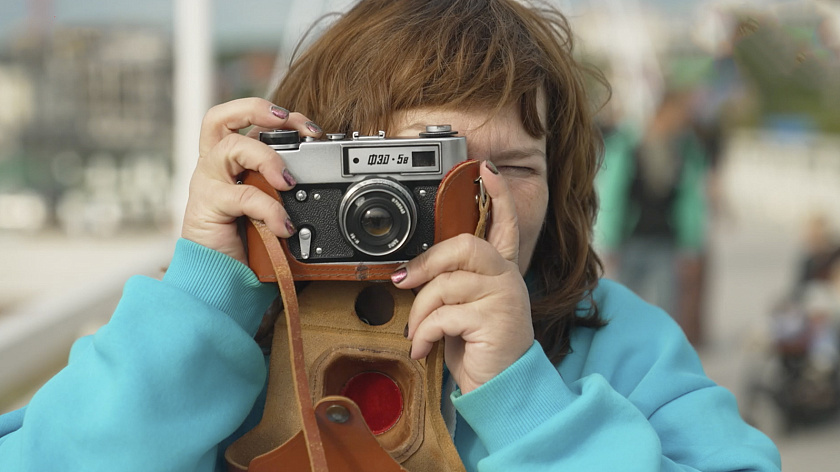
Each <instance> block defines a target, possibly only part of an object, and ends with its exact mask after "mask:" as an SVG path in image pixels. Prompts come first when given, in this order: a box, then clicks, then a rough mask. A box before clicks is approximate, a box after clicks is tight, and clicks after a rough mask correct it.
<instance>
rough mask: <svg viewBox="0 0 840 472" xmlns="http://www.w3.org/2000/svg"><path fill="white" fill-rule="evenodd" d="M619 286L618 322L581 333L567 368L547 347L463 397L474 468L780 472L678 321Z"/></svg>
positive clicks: (770, 449)
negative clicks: (553, 359)
mask: <svg viewBox="0 0 840 472" xmlns="http://www.w3.org/2000/svg"><path fill="white" fill-rule="evenodd" d="M615 288H616V290H613V291H614V292H619V293H618V294H617V296H611V300H602V301H605V303H603V304H602V305H600V306H601V309H602V313H612V314H613V315H612V316H610V319H609V324H608V325H607V326H606V327H604V328H601V329H599V330H597V331H592V330H588V331H586V332H585V333H584V334H582V335H580V336H578V337H577V338H575V339H574V340H573V349H574V350H575V352H574V353H573V354H571V355H570V357H569V358H567V359H566V360H564V361H563V363H561V365H560V366H554V365H552V363H551V362H550V361H549V360H548V358H547V357H546V356H545V354H544V353H543V351H542V349H541V348H540V346H539V345H538V344H536V343H535V344H534V345H533V346H532V348H531V349H530V350H529V351H528V352H527V353H526V354H525V355H524V356H523V357H522V358H521V359H519V361H517V362H516V363H514V364H513V365H512V366H511V367H509V368H508V369H507V370H505V371H504V372H502V373H501V374H500V375H498V376H497V377H496V378H494V379H493V380H491V381H490V382H488V383H486V384H484V385H483V386H481V387H480V388H478V389H476V390H473V391H472V392H470V393H468V394H465V395H459V393H458V391H456V392H455V393H454V394H453V402H454V404H455V407H456V409H457V410H458V413H459V414H460V415H461V417H462V418H463V420H464V422H465V423H466V424H467V425H469V428H468V429H467V431H466V432H464V431H462V428H461V426H460V424H459V426H458V429H456V444H458V445H459V451H461V450H464V451H465V453H466V456H467V457H464V459H465V463H466V464H467V470H479V471H482V472H488V471H506V472H511V471H520V470H521V471H532V470H551V471H553V470H621V471H645V472H649V471H695V470H697V471H705V472H715V471H721V472H722V471H778V470H780V458H779V453H778V450H777V449H776V447H775V445H774V444H773V443H772V442H771V441H770V440H769V438H767V437H766V436H764V435H763V434H762V433H760V432H759V431H757V430H756V429H754V428H752V427H751V426H749V425H747V424H746V423H745V422H744V421H743V420H742V419H741V417H740V415H739V413H738V409H737V405H736V402H735V398H734V396H733V395H732V394H731V393H730V392H728V391H727V390H726V389H724V388H722V387H720V386H718V385H716V384H714V382H712V381H711V380H710V379H709V378H708V377H706V375H705V374H704V373H703V370H702V367H701V365H700V361H699V359H698V358H697V356H696V353H695V352H694V350H693V348H691V346H690V345H689V344H688V342H687V341H686V340H685V337H684V336H683V335H682V333H681V332H680V331H679V327H678V326H677V325H676V323H674V322H673V320H671V319H670V317H668V316H667V315H665V314H664V313H663V312H662V311H661V310H658V309H656V308H654V307H651V306H650V305H647V304H645V303H644V302H642V301H641V300H639V299H638V298H637V297H635V295H632V294H631V293H630V292H629V291H627V290H626V289H624V288H623V287H619V286H616V287H615ZM616 310H618V311H619V312H620V313H622V314H619V315H616V313H617V312H616ZM462 435H463V437H460V436H462ZM470 442H472V444H468V443H470ZM476 451H478V452H476Z"/></svg>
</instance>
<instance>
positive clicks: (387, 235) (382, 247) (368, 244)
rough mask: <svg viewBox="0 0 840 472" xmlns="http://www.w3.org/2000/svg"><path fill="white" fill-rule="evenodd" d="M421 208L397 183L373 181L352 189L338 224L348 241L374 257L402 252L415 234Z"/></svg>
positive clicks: (341, 211) (385, 180) (364, 182)
mask: <svg viewBox="0 0 840 472" xmlns="http://www.w3.org/2000/svg"><path fill="white" fill-rule="evenodd" d="M416 221H417V207H416V205H415V203H414V198H413V197H412V196H411V193H410V192H409V191H408V189H406V188H405V187H404V186H403V185H402V184H400V183H399V182H397V181H394V180H391V179H386V178H370V179H366V180H362V181H361V182H357V183H356V184H354V185H352V186H351V187H350V188H349V189H347V192H346V193H345V194H344V197H343V198H342V200H341V204H340V205H339V209H338V223H339V226H340V227H341V232H342V235H343V236H344V238H345V239H346V240H347V241H348V242H349V243H350V244H351V245H352V246H353V247H354V248H356V249H357V250H359V251H361V252H363V253H365V254H367V255H370V256H385V255H388V254H391V253H393V252H395V251H397V250H399V249H400V248H401V247H402V246H403V244H405V242H406V241H408V240H409V239H410V238H411V236H412V235H413V234H414V227H415V224H416Z"/></svg>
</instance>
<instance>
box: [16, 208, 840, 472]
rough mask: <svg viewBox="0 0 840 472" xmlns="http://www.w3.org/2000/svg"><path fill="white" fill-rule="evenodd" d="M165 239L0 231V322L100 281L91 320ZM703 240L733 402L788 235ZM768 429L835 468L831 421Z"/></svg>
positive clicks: (800, 464)
mask: <svg viewBox="0 0 840 472" xmlns="http://www.w3.org/2000/svg"><path fill="white" fill-rule="evenodd" d="M171 247H172V240H171V239H170V238H169V237H168V236H162V235H136V236H133V237H127V238H121V239H115V240H88V241H83V240H74V241H69V242H68V241H64V240H61V239H59V238H57V237H55V236H49V235H47V236H39V237H21V236H9V235H0V260H2V261H4V262H3V269H2V271H1V272H0V323H2V322H3V318H4V316H5V317H9V316H14V313H16V312H17V313H20V311H21V310H24V309H26V308H27V306H28V307H29V308H30V309H31V308H32V306H33V305H32V304H33V303H34V302H33V298H32V297H33V296H34V295H38V294H47V293H52V294H58V295H57V296H60V297H65V298H67V299H73V298H76V299H78V298H80V297H82V296H83V295H84V294H85V292H86V291H87V290H89V289H90V287H91V286H94V287H95V286H105V287H107V288H106V289H105V290H104V293H102V294H101V296H100V297H99V298H100V299H101V300H99V302H98V303H97V304H96V305H95V308H93V309H92V310H89V312H88V313H87V315H86V316H88V317H89V318H88V319H87V321H85V322H83V323H80V324H79V323H77V324H76V325H74V326H75V328H73V330H74V331H73V332H72V333H71V335H73V336H75V335H77V334H81V333H82V332H83V331H85V330H91V329H94V328H95V327H96V326H97V324H98V323H101V322H103V321H104V320H106V319H107V317H108V315H109V314H110V311H111V310H112V309H113V306H114V304H115V302H116V299H117V297H118V295H119V290H120V287H121V285H122V283H123V282H124V280H125V279H126V278H127V277H128V275H129V274H130V273H134V272H148V273H150V275H154V274H151V272H155V270H156V269H155V268H156V267H159V266H162V265H163V264H165V263H166V255H167V254H169V253H170V252H171ZM712 248H713V251H712V253H711V254H712V255H711V259H710V284H709V294H710V298H709V301H708V303H709V310H708V315H709V316H708V318H707V320H706V322H707V333H708V338H707V339H708V342H707V343H706V345H705V346H704V347H702V348H701V349H700V354H701V357H702V359H703V362H704V365H705V367H706V370H707V373H708V374H709V376H710V377H712V378H713V379H715V380H716V381H717V382H719V383H720V384H722V385H724V386H726V387H728V388H729V389H730V390H732V391H733V392H735V394H736V395H737V396H738V397H739V401H741V402H742V403H743V401H744V397H745V388H744V387H745V381H744V379H745V377H746V375H747V374H748V373H749V372H751V371H754V370H755V365H757V364H756V363H757V360H761V359H762V358H763V357H766V356H765V355H764V354H763V352H762V351H761V349H760V345H761V340H762V338H763V335H762V328H764V327H766V322H767V312H768V309H769V307H770V305H771V304H772V303H773V301H774V300H775V299H776V298H777V297H778V296H780V295H781V294H783V293H784V292H785V290H786V289H787V287H789V285H790V277H791V275H790V270H789V269H790V268H791V267H793V266H794V263H795V260H796V254H797V253H796V238H795V235H791V234H789V232H786V231H784V230H781V229H780V228H774V227H768V226H761V225H759V224H756V223H749V222H744V221H741V222H739V223H738V224H735V223H733V222H726V223H723V224H718V226H717V229H716V230H715V231H714V233H713V237H712ZM82 301H84V300H82ZM79 303H81V302H79ZM36 305H37V304H36ZM41 307H42V308H43V305H41ZM36 308H37V306H36ZM36 311H37V310H36ZM0 334H2V333H0ZM61 349H62V350H63V354H61V355H60V356H58V357H57V358H56V359H55V360H54V361H53V362H51V363H47V364H46V365H44V366H42V367H41V368H40V373H33V374H32V375H30V379H29V382H30V386H29V387H28V388H24V389H22V390H18V391H17V392H16V394H17V397H16V398H15V399H14V401H13V402H11V403H8V402H7V403H5V404H0V411H4V410H8V409H10V408H13V407H15V406H18V405H20V404H23V403H25V402H26V401H27V398H28V395H30V394H31V390H32V386H37V385H38V384H39V383H40V382H43V378H44V376H49V375H51V371H52V370H54V369H56V368H58V367H59V366H60V364H61V362H62V358H63V357H62V356H66V347H63V348H61ZM1 360H2V359H0V361H1ZM21 362H24V361H21ZM0 400H2V398H0ZM772 414H773V413H772V411H769V412H768V411H765V416H764V417H763V418H760V420H761V421H759V423H765V424H768V425H772V418H771V417H772ZM774 439H775V440H776V442H777V444H778V445H779V448H780V450H781V452H782V458H783V462H784V470H785V471H787V472H805V471H824V470H836V467H837V466H836V464H838V463H840V448H838V447H837V444H840V422H838V421H832V422H829V423H827V424H824V425H821V426H819V427H814V428H810V429H806V430H800V431H797V432H794V433H793V434H790V435H775V436H774Z"/></svg>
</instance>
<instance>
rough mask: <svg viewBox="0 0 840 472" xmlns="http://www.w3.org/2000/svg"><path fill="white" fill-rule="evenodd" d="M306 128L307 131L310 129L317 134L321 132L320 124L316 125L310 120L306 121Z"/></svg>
mask: <svg viewBox="0 0 840 472" xmlns="http://www.w3.org/2000/svg"><path fill="white" fill-rule="evenodd" d="M306 129H308V130H309V131H312V132H313V133H318V134H321V133H322V132H323V131H322V130H321V127H320V126H318V125H316V124H315V123H313V122H311V121H307V122H306Z"/></svg>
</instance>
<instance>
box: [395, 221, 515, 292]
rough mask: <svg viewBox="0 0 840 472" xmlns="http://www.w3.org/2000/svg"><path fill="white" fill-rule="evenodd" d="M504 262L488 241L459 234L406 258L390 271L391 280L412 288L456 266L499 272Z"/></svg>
mask: <svg viewBox="0 0 840 472" xmlns="http://www.w3.org/2000/svg"><path fill="white" fill-rule="evenodd" d="M505 262H506V261H505V260H504V259H503V258H501V257H499V253H498V252H497V251H496V250H495V249H494V248H493V246H491V245H490V243H488V242H487V241H485V240H483V239H480V238H477V237H475V236H473V235H471V234H460V235H458V236H455V237H453V238H449V239H447V240H445V241H441V242H440V243H438V244H435V245H434V246H432V247H431V248H430V249H429V250H428V251H426V252H424V253H422V254H420V255H419V256H417V257H415V258H414V259H412V260H410V261H408V262H407V263H406V264H405V266H404V267H402V268H400V269H397V271H395V272H394V273H393V274H391V280H392V281H393V282H394V283H395V284H396V285H397V286H398V287H400V288H414V287H417V286H419V285H421V284H424V283H426V282H429V281H430V280H432V279H434V278H435V277H437V276H438V275H440V274H443V273H445V272H454V271H456V270H463V271H468V272H475V273H478V274H483V275H499V274H501V273H502V272H504V270H505V268H506V267H505Z"/></svg>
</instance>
